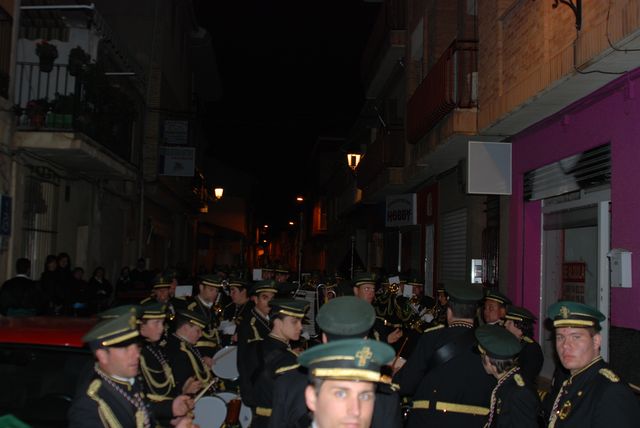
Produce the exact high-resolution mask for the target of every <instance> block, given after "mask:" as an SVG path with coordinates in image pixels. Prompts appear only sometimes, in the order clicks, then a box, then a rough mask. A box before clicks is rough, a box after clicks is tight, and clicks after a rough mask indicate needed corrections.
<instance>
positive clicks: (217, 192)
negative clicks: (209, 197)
mask: <svg viewBox="0 0 640 428" xmlns="http://www.w3.org/2000/svg"><path fill="white" fill-rule="evenodd" d="M223 193H224V189H223V188H222V187H216V188H215V189H213V195H214V196H215V198H216V200H220V198H222V194H223Z"/></svg>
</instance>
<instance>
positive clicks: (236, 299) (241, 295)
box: [229, 287, 247, 305]
mask: <svg viewBox="0 0 640 428" xmlns="http://www.w3.org/2000/svg"><path fill="white" fill-rule="evenodd" d="M229 295H230V296H231V301H232V302H233V303H235V304H236V305H242V304H243V303H245V302H246V301H247V292H246V290H244V289H242V290H240V289H239V288H238V287H231V291H229Z"/></svg>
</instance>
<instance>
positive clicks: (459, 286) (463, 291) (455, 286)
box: [445, 281, 483, 303]
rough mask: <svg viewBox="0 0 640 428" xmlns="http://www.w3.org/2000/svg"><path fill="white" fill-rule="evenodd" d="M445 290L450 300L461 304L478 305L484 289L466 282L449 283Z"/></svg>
mask: <svg viewBox="0 0 640 428" xmlns="http://www.w3.org/2000/svg"><path fill="white" fill-rule="evenodd" d="M445 290H446V292H447V294H448V295H449V298H450V299H451V300H453V301H456V302H460V303H477V302H479V301H480V300H482V295H483V292H482V287H480V286H477V285H470V284H467V283H465V282H460V281H452V282H450V283H447V285H446V286H445Z"/></svg>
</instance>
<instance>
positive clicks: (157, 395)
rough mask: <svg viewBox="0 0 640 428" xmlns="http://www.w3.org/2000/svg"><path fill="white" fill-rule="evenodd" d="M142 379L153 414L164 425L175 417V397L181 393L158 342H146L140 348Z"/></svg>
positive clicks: (167, 424)
mask: <svg viewBox="0 0 640 428" xmlns="http://www.w3.org/2000/svg"><path fill="white" fill-rule="evenodd" d="M140 375H141V376H140V379H141V380H142V384H143V387H144V392H145V394H146V396H147V399H148V400H149V403H150V405H151V410H152V411H153V414H154V416H155V418H156V420H158V422H159V423H161V424H162V425H163V426H170V421H171V419H172V418H173V410H172V408H171V406H172V403H173V399H174V398H175V397H176V396H177V395H180V392H179V391H177V390H176V389H175V381H174V379H173V371H172V370H171V367H170V366H169V362H168V361H167V358H166V356H165V355H164V349H163V348H162V347H161V346H159V345H158V344H156V343H146V344H145V345H144V346H143V347H142V349H141V350H140Z"/></svg>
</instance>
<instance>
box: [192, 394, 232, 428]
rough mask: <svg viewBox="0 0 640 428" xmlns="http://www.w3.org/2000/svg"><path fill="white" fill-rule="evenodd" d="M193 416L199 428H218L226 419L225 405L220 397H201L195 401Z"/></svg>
mask: <svg viewBox="0 0 640 428" xmlns="http://www.w3.org/2000/svg"><path fill="white" fill-rule="evenodd" d="M193 415H194V418H193V422H194V423H196V424H198V425H199V426H200V428H220V427H221V426H222V424H223V423H224V419H225V418H226V417H227V403H225V402H224V400H223V399H222V398H220V397H215V396H214V397H202V398H200V399H199V400H198V401H196V405H195V408H194V409H193Z"/></svg>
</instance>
